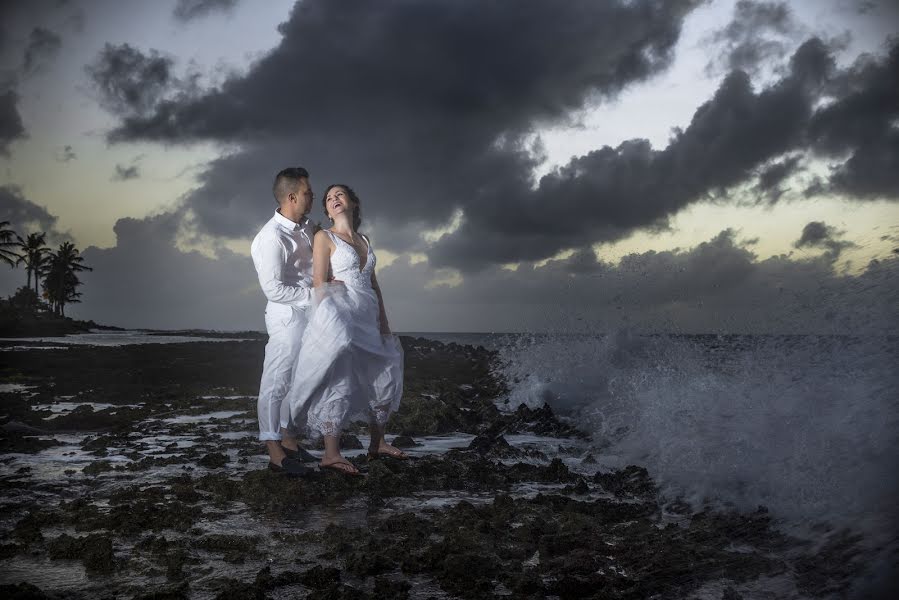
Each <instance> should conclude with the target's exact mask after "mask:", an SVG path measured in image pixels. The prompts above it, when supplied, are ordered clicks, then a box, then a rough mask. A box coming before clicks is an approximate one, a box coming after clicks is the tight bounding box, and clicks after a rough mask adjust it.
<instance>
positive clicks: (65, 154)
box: [55, 145, 78, 163]
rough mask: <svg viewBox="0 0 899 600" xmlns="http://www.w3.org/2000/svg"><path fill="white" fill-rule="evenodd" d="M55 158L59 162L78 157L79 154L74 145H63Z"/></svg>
mask: <svg viewBox="0 0 899 600" xmlns="http://www.w3.org/2000/svg"><path fill="white" fill-rule="evenodd" d="M55 158H56V160H57V162H64V163H65V162H69V161H72V160H75V159H77V158H78V155H77V154H75V150H74V149H73V148H72V146H69V145H66V146H63V147H62V149H61V150H58V151H57V152H56V155H55Z"/></svg>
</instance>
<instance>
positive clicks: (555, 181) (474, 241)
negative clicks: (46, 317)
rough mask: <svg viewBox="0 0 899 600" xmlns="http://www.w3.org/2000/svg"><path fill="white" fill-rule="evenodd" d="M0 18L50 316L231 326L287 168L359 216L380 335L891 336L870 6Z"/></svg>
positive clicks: (210, 5)
mask: <svg viewBox="0 0 899 600" xmlns="http://www.w3.org/2000/svg"><path fill="white" fill-rule="evenodd" d="M0 23H2V25H0V220H8V221H10V222H11V223H12V226H13V228H14V229H16V231H18V232H20V233H23V234H24V233H28V232H32V231H46V232H47V233H48V238H49V240H50V242H51V243H52V244H54V245H55V244H58V243H60V242H62V241H72V242H74V243H75V244H76V246H77V247H78V248H79V249H81V251H82V254H83V256H84V259H85V263H86V264H87V265H89V266H91V267H92V268H93V271H91V272H88V273H85V274H84V276H83V278H82V279H83V282H84V285H83V287H82V290H81V291H82V292H83V296H82V302H81V303H80V304H76V305H72V306H70V307H68V311H67V312H68V314H70V315H71V316H75V317H77V318H84V319H93V320H95V321H97V322H99V323H104V324H110V325H118V326H123V327H152V328H162V329H179V328H206V329H219V330H244V329H253V330H262V329H263V328H264V321H263V316H262V315H263V310H264V305H265V299H264V297H263V296H262V293H261V291H260V289H259V286H258V283H257V281H256V278H255V273H254V271H253V267H252V262H251V260H250V258H249V243H250V241H251V239H252V237H253V235H254V234H255V232H256V231H258V229H259V228H260V227H261V226H262V224H263V223H265V221H266V220H268V219H269V218H270V217H271V215H272V212H273V210H274V208H275V203H274V200H273V198H272V197H271V192H270V189H271V181H272V179H273V177H274V174H275V173H277V171H279V170H280V169H281V168H284V167H286V166H303V167H305V168H307V169H308V170H309V171H310V173H311V183H312V187H313V189H314V190H315V191H316V194H317V196H318V197H319V198H320V196H321V193H322V191H323V190H324V188H325V187H326V186H327V185H328V184H331V183H346V184H349V185H351V186H352V187H353V188H354V189H355V190H356V192H357V193H358V195H359V196H360V198H361V204H362V209H363V225H362V229H363V231H365V232H366V233H367V234H368V235H369V237H370V238H371V239H372V243H373V247H374V249H375V252H376V254H377V256H378V279H379V282H380V283H381V286H382V288H383V290H384V296H385V303H386V305H387V311H388V314H389V315H390V320H391V324H392V326H393V328H394V330H397V331H557V330H566V331H569V330H573V331H584V330H590V331H593V330H596V331H609V330H613V329H618V328H621V327H629V328H635V329H642V330H647V331H673V332H719V333H726V332H821V333H845V332H857V331H859V330H860V328H861V329H863V328H870V329H871V330H872V331H883V330H889V331H896V330H899V326H897V319H896V309H895V307H896V306H897V305H899V281H897V279H899V278H897V273H899V267H897V262H899V252H897V248H899V206H897V200H899V2H896V1H894V0H880V1H877V0H796V1H791V2H776V1H774V2H767V1H766V2H761V1H751V0H711V1H700V0H664V1H663V0H603V1H600V0H590V1H588V0H572V1H570V2H562V3H560V2H555V1H552V0H524V1H522V0H494V1H491V2H483V1H482V0H380V1H378V2H371V1H370V0H341V1H334V0H300V1H298V2H292V1H287V0H266V1H265V2H259V1H255V2H253V1H250V0H172V1H159V2H140V1H138V0H67V1H64V0H30V1H28V2H25V1H24V0H23V1H19V2H8V3H4V4H3V7H2V8H0ZM310 217H311V218H312V219H313V220H314V221H321V220H323V218H324V214H323V212H322V209H321V206H320V204H319V201H318V199H317V200H316V201H315V203H314V206H313V210H312V212H311V214H310ZM2 269H3V270H2V271H0V295H4V296H5V295H9V294H11V293H13V292H14V291H15V289H16V288H17V287H18V286H21V285H24V283H25V272H24V269H21V268H19V269H16V270H13V269H8V268H6V267H2Z"/></svg>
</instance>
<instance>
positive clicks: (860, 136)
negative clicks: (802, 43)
mask: <svg viewBox="0 0 899 600" xmlns="http://www.w3.org/2000/svg"><path fill="white" fill-rule="evenodd" d="M830 92H831V93H832V94H834V95H837V98H836V100H835V101H834V102H833V103H831V104H829V105H827V106H825V107H824V108H823V109H821V110H819V111H818V112H817V113H816V114H815V116H814V118H813V119H812V121H811V124H810V127H809V138H810V141H811V145H812V148H813V149H814V150H815V151H816V152H817V153H819V154H821V155H824V156H827V157H829V158H835V159H838V160H840V159H842V158H843V157H844V156H846V155H847V154H848V155H849V159H848V160H845V161H842V162H841V163H839V164H838V166H837V167H836V168H835V169H834V170H833V172H832V173H831V174H830V177H829V181H828V186H827V189H829V190H830V191H833V192H842V193H847V194H851V195H853V196H857V197H862V198H896V196H897V190H899V126H897V123H899V40H897V39H894V40H893V42H892V45H891V47H890V49H889V54H888V55H887V57H886V58H877V57H873V56H862V57H860V58H859V59H858V60H857V61H856V63H855V64H854V65H853V66H852V67H851V68H850V69H848V70H847V71H845V72H843V73H840V74H839V75H838V76H837V77H835V78H834V80H833V81H832V82H831V89H830Z"/></svg>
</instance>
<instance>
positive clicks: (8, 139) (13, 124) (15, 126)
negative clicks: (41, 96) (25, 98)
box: [0, 90, 27, 156]
mask: <svg viewBox="0 0 899 600" xmlns="http://www.w3.org/2000/svg"><path fill="white" fill-rule="evenodd" d="M18 102H19V95H18V94H17V93H16V92H15V91H13V90H7V91H6V92H0V156H9V146H10V144H12V143H13V142H14V141H15V140H19V139H22V138H25V137H27V136H26V133H25V126H24V125H23V124H22V117H21V115H19V107H18Z"/></svg>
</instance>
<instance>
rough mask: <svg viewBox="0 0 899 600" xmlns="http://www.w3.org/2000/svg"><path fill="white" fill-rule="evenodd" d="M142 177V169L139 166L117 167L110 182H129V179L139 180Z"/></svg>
mask: <svg viewBox="0 0 899 600" xmlns="http://www.w3.org/2000/svg"><path fill="white" fill-rule="evenodd" d="M138 177H140V169H138V168H137V165H131V166H128V167H126V166H124V165H116V166H115V173H113V174H112V178H111V179H110V181H128V180H129V179H137V178H138Z"/></svg>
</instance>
